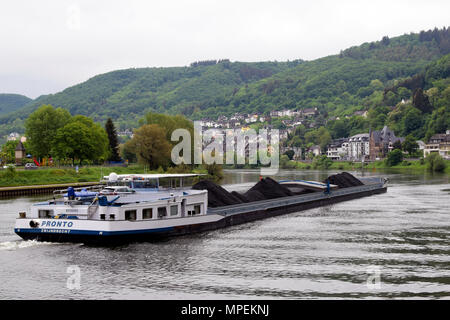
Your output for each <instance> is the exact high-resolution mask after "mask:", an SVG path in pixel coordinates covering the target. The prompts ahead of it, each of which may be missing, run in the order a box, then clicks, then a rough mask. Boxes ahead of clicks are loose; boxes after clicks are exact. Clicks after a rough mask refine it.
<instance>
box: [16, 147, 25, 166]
mask: <svg viewBox="0 0 450 320" xmlns="http://www.w3.org/2000/svg"><path fill="white" fill-rule="evenodd" d="M14 153H15V156H16V165H18V166H21V165H22V161H23V159H24V158H25V156H26V153H25V147H24V146H23V143H22V141H19V143H18V144H17V147H16V149H15V151H14Z"/></svg>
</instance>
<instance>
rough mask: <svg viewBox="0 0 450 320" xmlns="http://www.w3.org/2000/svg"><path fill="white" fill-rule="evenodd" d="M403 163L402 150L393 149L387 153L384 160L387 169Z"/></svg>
mask: <svg viewBox="0 0 450 320" xmlns="http://www.w3.org/2000/svg"><path fill="white" fill-rule="evenodd" d="M402 161H403V153H402V150H399V149H395V150H392V151H391V152H389V153H388V156H387V158H386V164H387V166H388V167H392V166H395V165H397V164H399V163H400V162H402Z"/></svg>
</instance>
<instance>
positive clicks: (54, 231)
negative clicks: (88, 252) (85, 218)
mask: <svg viewBox="0 0 450 320" xmlns="http://www.w3.org/2000/svg"><path fill="white" fill-rule="evenodd" d="M173 229H174V228H173V227H167V228H158V229H145V230H127V231H101V230H98V231H97V230H94V231H91V230H71V229H40V228H36V229H22V228H16V229H14V232H15V233H18V234H20V233H35V234H66V235H72V234H73V235H91V236H118V235H133V234H146V233H155V232H167V231H171V230H173ZM19 230H20V231H19Z"/></svg>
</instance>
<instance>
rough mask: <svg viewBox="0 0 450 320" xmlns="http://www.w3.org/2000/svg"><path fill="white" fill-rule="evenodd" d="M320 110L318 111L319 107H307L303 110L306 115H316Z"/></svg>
mask: <svg viewBox="0 0 450 320" xmlns="http://www.w3.org/2000/svg"><path fill="white" fill-rule="evenodd" d="M318 113H319V112H318V111H317V108H306V109H303V110H302V114H303V116H304V117H314V116H315V115H317V114H318Z"/></svg>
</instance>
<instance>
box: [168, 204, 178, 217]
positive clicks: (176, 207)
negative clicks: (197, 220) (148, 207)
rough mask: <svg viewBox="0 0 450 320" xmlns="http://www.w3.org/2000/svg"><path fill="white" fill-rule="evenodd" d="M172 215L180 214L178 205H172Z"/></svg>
mask: <svg viewBox="0 0 450 320" xmlns="http://www.w3.org/2000/svg"><path fill="white" fill-rule="evenodd" d="M170 215H171V216H177V215H178V205H176V206H170Z"/></svg>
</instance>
